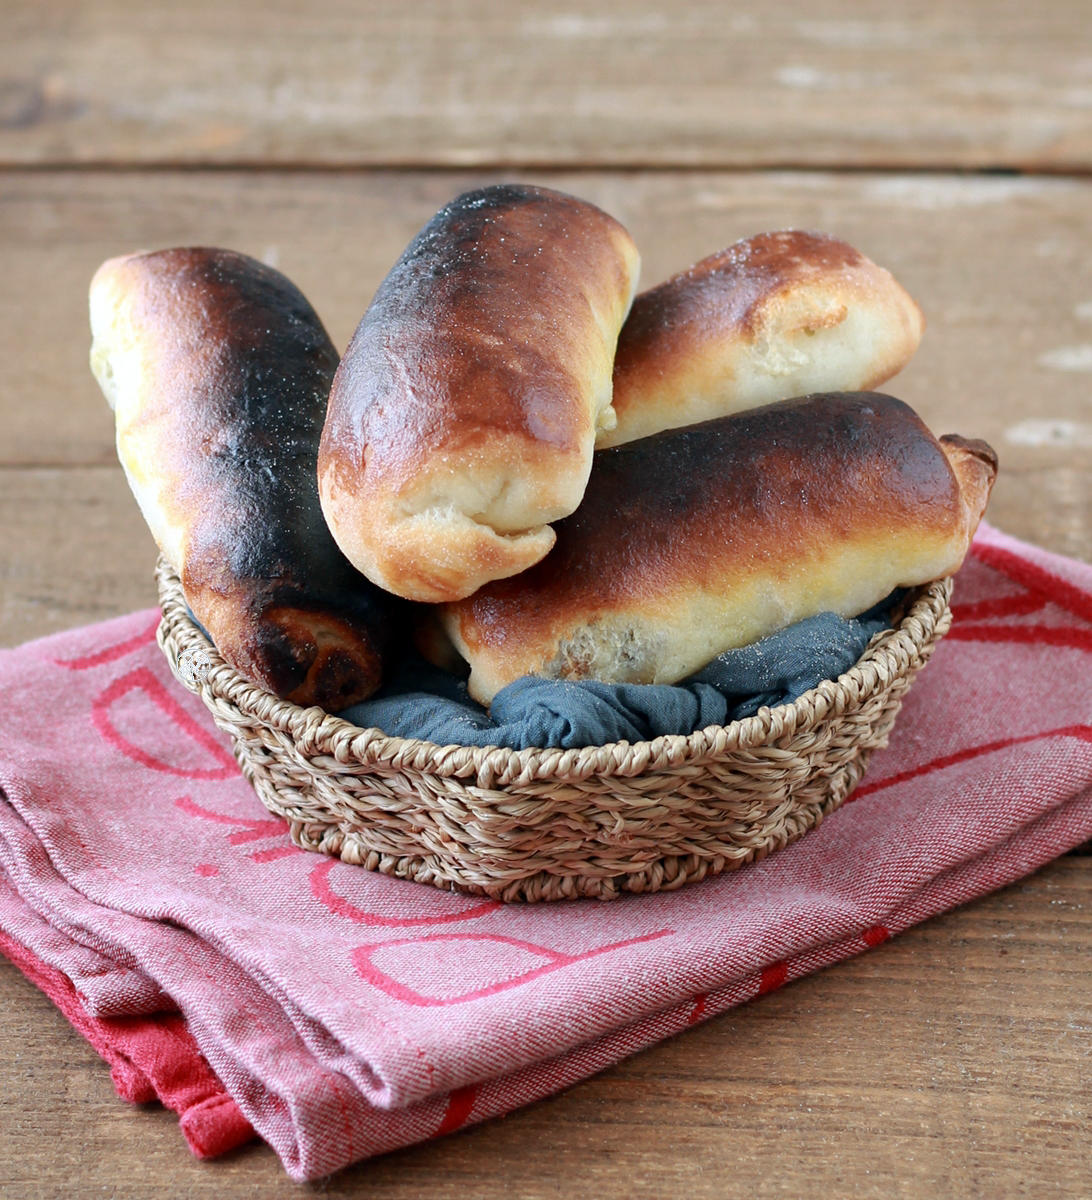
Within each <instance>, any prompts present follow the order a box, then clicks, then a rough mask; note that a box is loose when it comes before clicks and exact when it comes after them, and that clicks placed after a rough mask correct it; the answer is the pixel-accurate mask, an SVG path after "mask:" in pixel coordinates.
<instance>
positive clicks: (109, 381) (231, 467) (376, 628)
mask: <svg viewBox="0 0 1092 1200" xmlns="http://www.w3.org/2000/svg"><path fill="white" fill-rule="evenodd" d="M90 301H91V328H92V333H93V335H94V342H93V345H92V348H91V368H92V371H93V372H94V375H95V377H96V379H97V380H98V382H99V384H100V386H101V387H102V390H103V392H104V393H105V395H106V398H107V400H108V401H109V402H110V406H111V407H112V408H113V409H114V412H115V414H116V423H117V446H118V457H119V458H120V460H121V464H122V466H123V467H124V468H125V473H126V475H127V476H128V479H129V484H130V486H131V487H132V489H133V494H134V495H135V496H136V499H137V503H138V504H139V505H140V508H141V511H142V512H143V514H144V517H145V519H146V520H147V522H148V525H149V527H150V528H151V531H152V534H153V536H154V537H155V540H156V541H157V542H158V544H159V547H160V549H161V550H162V552H163V554H164V556H165V557H166V558H167V560H168V561H169V562H170V563H171V565H172V566H173V567H174V568H175V570H176V571H177V572H178V574H179V576H180V578H181V580H182V587H183V590H184V592H185V596H186V602H187V603H188V604H189V606H190V608H191V610H192V611H193V614H194V616H196V618H197V620H198V621H200V623H201V624H202V625H203V626H204V627H205V629H206V630H207V631H208V632H209V634H210V635H211V637H212V640H213V641H214V642H215V644H216V647H217V649H218V650H219V651H220V653H221V654H222V655H223V656H224V658H225V659H226V660H227V661H228V662H229V663H230V664H231V665H232V666H234V667H235V668H236V669H237V670H239V671H240V672H241V673H242V674H243V675H245V676H246V677H247V678H248V679H250V680H251V681H252V682H254V683H256V684H258V685H260V686H261V687H263V688H265V689H267V690H268V691H270V692H274V693H275V694H276V695H278V696H281V697H283V698H287V699H289V700H292V701H294V702H295V703H297V704H302V705H311V704H318V705H321V706H323V707H324V708H333V709H339V708H344V707H346V706H347V705H349V704H354V703H356V702H357V701H359V700H362V699H364V698H366V697H367V696H369V695H370V694H371V693H372V692H373V691H375V689H376V688H377V687H378V686H379V683H380V680H381V677H382V675H383V670H384V663H385V659H386V657H387V656H388V655H389V653H390V652H391V649H392V644H393V639H394V637H395V635H396V629H397V623H398V620H399V609H400V607H401V606H400V604H399V602H397V601H396V600H395V599H394V597H392V596H388V595H386V594H385V593H383V592H381V591H380V590H379V589H378V588H376V587H375V586H374V585H373V584H371V583H370V582H369V581H368V580H367V579H365V578H364V577H363V576H362V575H361V574H360V573H359V572H358V571H356V570H355V569H354V568H353V567H352V565H351V564H350V563H349V562H348V561H347V560H346V559H345V556H344V555H343V554H342V553H341V551H340V550H338V548H337V545H336V544H335V542H334V539H333V538H332V537H331V535H330V532H329V530H328V529H327V528H326V523H325V521H324V520H323V517H322V510H321V508H320V506H319V498H318V483H317V475H316V461H317V455H318V443H319V437H320V435H321V432H322V422H323V418H324V416H325V412H326V397H327V394H328V392H329V389H330V383H331V381H332V379H333V377H334V371H335V370H336V368H337V363H338V356H337V352H336V351H335V349H334V347H333V345H332V344H331V342H330V339H329V337H328V335H327V333H326V330H325V329H324V328H323V326H322V323H321V322H320V321H319V318H318V317H317V316H316V314H315V312H314V310H313V309H312V308H311V306H310V305H309V304H308V302H307V300H306V299H305V298H304V296H303V294H302V293H301V292H300V291H299V289H298V288H296V287H295V285H294V284H292V283H291V282H290V281H289V280H288V279H286V278H285V277H284V276H283V275H281V274H279V273H278V272H277V271H274V270H272V269H271V268H270V267H267V266H264V265H263V264H262V263H259V262H256V261H254V260H253V259H251V258H247V257H245V256H244V255H242V254H235V253H232V252H231V251H228V250H215V249H204V248H185V249H175V250H161V251H157V252H155V253H150V254H132V255H128V256H126V257H123V258H114V259H110V260H109V261H108V262H106V263H104V264H103V265H102V266H101V267H100V268H99V269H98V271H97V272H96V274H95V277H94V279H93V281H92V283H91V297H90Z"/></svg>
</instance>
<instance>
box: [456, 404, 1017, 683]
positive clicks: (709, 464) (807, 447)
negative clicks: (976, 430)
mask: <svg viewBox="0 0 1092 1200" xmlns="http://www.w3.org/2000/svg"><path fill="white" fill-rule="evenodd" d="M996 462H997V460H996V456H994V455H993V452H992V450H990V449H989V447H988V446H986V445H985V443H980V442H967V441H965V440H964V439H962V438H958V437H951V438H947V439H944V440H942V441H941V442H938V441H937V439H936V438H934V437H933V435H932V434H931V433H930V432H929V430H928V429H927V428H926V427H925V426H924V425H923V424H922V422H921V420H920V419H919V418H918V417H917V416H916V414H915V413H914V412H913V410H912V409H910V408H909V407H908V406H907V405H905V404H903V403H902V402H901V401H899V400H895V399H893V398H892V397H890V396H884V395H878V394H873V393H858V394H840V393H834V394H826V395H815V396H808V397H804V398H802V399H796V400H790V401H785V402H782V403H778V404H773V405H769V406H766V407H763V408H759V409H755V410H752V411H749V412H746V413H740V414H736V415H734V416H728V417H722V418H719V419H717V420H715V421H709V422H706V423H704V424H701V425H696V426H691V427H689V428H686V429H681V430H672V431H668V432H663V433H660V434H657V435H655V436H653V437H650V438H645V439H642V440H640V441H635V442H630V443H627V444H626V445H624V446H620V447H617V448H615V449H613V450H605V451H602V452H601V453H599V454H597V455H596V460H595V466H594V469H593V471H592V475H591V479H590V480H589V483H588V488H587V491H586V494H585V497H584V502H583V504H582V505H581V507H580V508H579V509H578V510H577V512H576V513H574V514H573V515H572V516H571V517H568V518H567V519H566V520H564V521H561V522H559V523H558V525H557V544H556V545H555V547H554V549H553V550H552V551H551V553H550V554H549V555H548V556H547V557H546V558H545V559H544V560H543V561H542V562H540V563H538V564H537V565H536V566H535V567H532V568H531V570H529V571H527V572H525V573H524V574H523V575H520V576H518V577H516V578H513V579H506V580H501V581H498V582H495V583H492V584H490V585H489V586H488V587H485V588H482V589H481V590H480V591H479V592H477V593H476V594H475V595H473V596H471V597H469V598H468V599H465V600H463V601H461V602H459V603H454V604H447V605H444V606H442V607H441V608H440V609H439V614H440V620H441V623H442V624H443V627H444V629H445V630H446V632H447V634H448V636H449V638H450V639H451V642H452V643H453V645H454V646H455V647H456V648H457V649H458V651H459V653H460V654H462V656H463V657H464V658H465V659H466V660H467V662H468V663H469V664H470V668H471V675H470V683H469V686H470V692H471V695H473V696H474V697H475V699H477V700H479V701H480V702H482V703H488V702H489V701H490V700H491V699H492V697H493V695H494V694H495V693H496V692H497V691H498V690H499V689H500V688H502V687H504V686H506V685H507V684H509V683H512V682H513V681H514V680H516V679H518V678H520V677H521V676H524V675H537V676H541V677H544V678H548V679H574V680H575V679H597V680H603V681H606V682H615V683H622V682H625V683H674V682H676V681H678V680H679V679H683V678H685V677H686V676H688V675H690V674H692V673H693V672H694V671H697V670H699V669H700V668H701V667H702V666H704V665H705V664H706V663H708V662H709V661H710V660H711V659H713V658H715V657H716V655H718V654H720V653H722V652H723V651H724V650H727V649H729V648H732V647H735V646H743V645H748V644H750V643H752V642H755V641H757V640H758V639H760V638H762V637H765V636H766V635H768V634H770V633H774V632H776V631H777V630H779V629H782V628H785V627H787V626H788V625H791V624H793V623H794V622H796V621H799V620H802V619H804V618H805V617H810V616H814V615H816V614H818V613H821V612H827V611H830V612H835V613H838V614H840V615H842V616H846V617H849V616H854V615H856V614H858V613H861V612H864V611H866V610H867V609H869V608H870V607H872V606H873V605H874V604H876V603H878V602H879V601H880V600H882V599H883V598H884V597H885V596H887V595H888V594H889V593H890V592H891V591H893V590H894V589H895V588H897V587H900V586H912V585H916V584H921V583H925V582H928V581H930V580H933V579H938V578H941V577H943V576H945V575H948V574H950V573H952V572H953V571H955V570H956V569H957V568H958V567H959V565H960V563H961V562H962V560H963V556H964V554H965V553H966V551H967V548H968V546H969V544H970V540H971V537H972V536H973V534H974V531H975V528H976V527H977V525H978V521H979V519H980V517H981V515H982V512H983V510H984V509H985V506H986V500H987V498H988V496H989V491H990V488H991V486H992V484H993V479H994V475H995V473H996Z"/></svg>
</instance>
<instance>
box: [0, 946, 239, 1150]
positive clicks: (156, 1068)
mask: <svg viewBox="0 0 1092 1200" xmlns="http://www.w3.org/2000/svg"><path fill="white" fill-rule="evenodd" d="M0 953H2V954H3V955H4V957H5V958H7V959H8V960H9V961H10V962H11V963H12V965H13V966H15V967H17V968H18V969H19V971H21V972H22V973H23V975H24V976H26V978H27V979H28V980H30V982H31V983H32V984H34V986H35V987H37V988H38V989H40V990H41V991H42V992H44V993H45V994H46V995H47V996H48V997H49V999H50V1000H52V1001H53V1003H54V1004H55V1005H56V1006H57V1008H59V1009H60V1011H61V1012H62V1014H63V1015H64V1016H65V1018H66V1019H67V1020H68V1022H69V1024H70V1025H71V1026H72V1028H73V1029H75V1030H76V1032H77V1033H79V1034H82V1035H83V1036H84V1037H85V1038H86V1039H87V1040H88V1042H90V1043H91V1046H92V1047H93V1049H94V1050H95V1051H96V1053H97V1054H98V1055H99V1056H100V1057H101V1058H103V1059H104V1060H105V1061H106V1062H107V1063H108V1064H109V1066H110V1078H111V1079H112V1080H113V1083H114V1090H115V1091H116V1092H117V1094H118V1095H119V1096H120V1097H121V1098H122V1099H123V1100H128V1101H129V1102H130V1103H131V1104H148V1103H151V1102H152V1101H153V1100H159V1101H160V1102H161V1103H162V1104H163V1105H164V1106H165V1107H167V1108H169V1109H172V1110H173V1111H174V1112H176V1113H178V1114H179V1126H180V1128H181V1130H182V1134H183V1136H184V1137H185V1139H186V1141H187V1143H188V1144H189V1147H190V1149H191V1150H192V1151H193V1153H194V1154H195V1155H196V1156H197V1157H198V1158H213V1157H216V1156H217V1155H220V1154H226V1153H227V1152H228V1151H229V1150H234V1149H235V1148H236V1147H237V1146H241V1145H243V1144H244V1143H245V1142H248V1141H250V1140H251V1139H252V1138H254V1137H255V1136H256V1134H255V1132H254V1129H253V1127H252V1126H251V1124H250V1122H249V1121H248V1120H247V1119H246V1117H244V1116H243V1114H242V1112H240V1110H239V1107H238V1105H237V1104H236V1103H235V1101H234V1100H233V1099H232V1098H231V1097H230V1096H229V1095H228V1094H227V1092H226V1091H225V1090H224V1085H223V1084H222V1083H221V1082H220V1080H219V1079H217V1077H216V1075H215V1074H214V1073H213V1071H212V1068H211V1067H210V1066H209V1065H208V1063H207V1062H206V1061H205V1058H204V1056H203V1055H202V1054H201V1052H200V1050H198V1048H197V1043H196V1042H194V1040H193V1037H192V1035H191V1034H190V1032H189V1030H188V1029H187V1027H186V1023H185V1021H184V1020H183V1018H182V1017H181V1016H178V1015H177V1014H170V1015H163V1014H158V1015H156V1016H150V1017H112V1018H100V1017H91V1016H88V1014H87V1010H86V1009H85V1008H84V1007H83V1003H82V1002H81V1000H80V996H79V993H78V992H77V991H76V989H75V987H74V986H73V985H72V981H71V980H70V979H69V978H68V976H67V975H65V974H64V973H63V972H61V971H58V970H57V969H56V968H55V967H51V966H49V965H48V964H46V963H44V962H42V960H41V959H40V958H38V956H37V955H36V954H34V953H33V952H32V951H30V950H28V949H27V947H26V946H24V945H23V944H22V943H21V942H18V941H16V940H15V939H14V938H12V937H10V936H9V935H8V934H6V933H4V932H3V931H2V930H0Z"/></svg>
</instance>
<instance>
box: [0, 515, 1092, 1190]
mask: <svg viewBox="0 0 1092 1200" xmlns="http://www.w3.org/2000/svg"><path fill="white" fill-rule="evenodd" d="M956 601H957V606H956V623H955V626H954V628H953V631H952V632H951V634H949V636H948V638H947V639H946V640H945V641H944V642H943V643H942V644H941V646H940V648H939V649H938V650H937V653H936V655H935V657H934V659H933V661H932V663H931V664H930V666H929V667H928V668H927V669H926V670H925V671H924V673H923V674H922V675H921V676H920V678H919V679H918V682H917V683H916V685H915V687H914V689H913V691H912V692H911V693H910V696H909V698H908V700H907V702H906V705H905V708H904V710H903V713H902V716H901V717H900V720H899V724H898V727H897V729H896V732H895V734H894V736H893V737H892V742H891V746H890V748H889V749H887V750H886V751H883V752H882V753H880V754H878V755H877V756H876V758H875V760H874V762H873V766H872V769H871V771H870V773H869V775H868V777H867V779H866V780H865V782H864V784H863V785H862V786H861V787H860V788H859V789H858V790H857V792H856V793H855V795H854V796H853V797H852V798H851V801H850V802H848V803H847V804H846V805H845V806H844V807H843V808H842V809H841V810H839V811H838V812H837V813H836V814H834V815H833V816H831V817H830V818H829V819H828V820H827V821H826V822H825V823H824V824H823V826H822V828H821V829H818V830H816V831H815V832H813V833H811V834H809V835H808V836H807V837H805V838H804V839H803V840H802V841H800V842H799V843H797V844H796V845H794V846H792V847H790V848H788V849H786V850H784V851H782V852H780V853H778V854H775V855H773V856H771V857H770V858H768V859H767V860H766V861H765V862H762V863H760V864H757V865H753V866H749V867H746V868H744V869H743V870H741V871H738V872H736V873H734V874H728V875H723V876H720V877H719V878H716V879H710V880H706V881H704V882H702V883H699V884H694V885H691V886H688V887H686V888H683V889H682V890H681V891H679V892H675V893H664V894H660V895H652V896H626V897H623V898H622V899H620V900H618V901H617V902H615V903H612V904H603V903H600V902H596V901H586V902H576V903H560V904H548V905H538V906H519V905H516V906H508V907H505V906H502V905H499V904H495V903H492V902H483V901H482V900H480V899H477V898H474V897H467V896H459V895H453V894H448V893H443V892H439V891H435V890H433V889H432V888H429V887H425V886H420V885H417V884H412V883H404V882H401V881H398V880H392V879H387V878H385V877H383V876H381V875H374V874H371V873H369V872H367V871H363V870H361V869H359V868H355V867H351V866H346V865H344V864H342V863H340V862H338V861H335V860H332V859H327V858H321V857H317V856H314V855H310V854H306V853H303V852H302V851H299V850H297V849H296V848H295V847H293V846H292V844H291V843H290V841H289V839H288V836H287V833H286V830H285V826H284V824H283V823H282V822H281V821H278V820H274V819H273V818H272V817H271V816H270V814H269V813H268V812H266V810H265V809H264V808H263V807H262V805H261V803H260V802H259V801H258V799H257V797H256V796H255V795H254V793H253V792H252V791H251V789H250V788H249V787H248V785H247V784H246V783H245V782H244V781H243V779H242V777H241V776H240V775H239V772H238V770H237V768H236V766H235V764H234V761H233V759H232V757H231V755H230V753H229V750H228V747H227V743H226V739H225V738H224V737H223V736H222V735H221V734H220V733H219V732H217V731H216V729H215V727H214V726H213V724H212V721H211V720H210V718H209V716H208V714H207V712H206V711H205V709H204V707H203V705H202V704H201V702H200V701H199V700H198V699H197V698H196V697H194V696H192V695H191V694H190V693H188V692H187V691H186V690H185V689H183V688H182V687H181V686H180V685H179V684H177V683H176V682H175V680H174V679H173V677H172V676H171V673H170V671H169V669H168V666H167V664H166V662H165V661H164V660H163V658H162V656H161V655H160V653H159V651H158V649H157V648H156V646H155V644H154V640H153V638H154V629H155V623H156V616H157V614H156V613H154V612H151V611H147V612H141V613H136V614H133V615H132V616H128V617H123V618H120V619H118V620H115V621H108V622H106V623H104V624H101V625H96V626H93V627H88V628H84V629H79V630H74V631H72V632H70V633H65V634H61V635H58V636H56V637H51V638H46V639H43V640H41V641H37V642H32V643H30V644H28V645H25V646H22V647H19V648H18V649H16V650H9V651H4V652H3V653H2V654H0V695H2V696H3V700H2V702H0V711H2V721H0V787H2V789H3V794H2V796H0V868H2V871H3V875H2V876H0V934H2V936H0V949H3V950H4V951H5V953H7V954H8V955H9V957H11V958H12V959H13V960H14V961H15V962H16V963H17V965H19V966H20V967H21V968H22V969H23V970H24V971H25V972H26V973H27V974H28V975H30V977H31V978H33V979H34V980H35V982H36V983H38V984H39V986H41V987H42V988H43V989H44V990H45V991H46V992H47V994H49V995H50V996H51V997H52V998H53V999H54V1000H55V1001H56V1002H57V1003H58V1004H59V1005H60V1007H61V1008H62V1009H63V1010H64V1012H65V1013H66V1014H67V1015H68V1017H69V1019H70V1020H72V1022H73V1024H74V1025H75V1026H76V1028H77V1029H79V1030H80V1032H82V1033H84V1034H85V1036H87V1037H88V1038H89V1040H90V1041H91V1042H92V1044H93V1045H94V1046H95V1047H96V1049H98V1050H99V1051H100V1053H102V1054H103V1056H104V1057H105V1058H106V1059H107V1060H108V1061H109V1062H110V1063H111V1065H112V1068H113V1074H114V1078H115V1082H116V1083H117V1085H118V1090H119V1092H120V1093H121V1094H122V1095H124V1096H127V1097H128V1098H130V1099H135V1100H146V1099H148V1098H150V1097H151V1096H152V1095H153V1094H154V1095H158V1096H159V1097H160V1098H161V1099H163V1101H164V1103H166V1104H168V1105H170V1106H171V1107H173V1108H175V1109H176V1110H177V1111H179V1112H180V1113H181V1114H182V1123H183V1128H184V1131H185V1132H186V1134H187V1137H188V1138H189V1140H190V1142H191V1145H193V1146H194V1148H195V1150H196V1151H197V1152H198V1153H204V1154H213V1153H217V1152H218V1151H221V1150H224V1149H227V1148H229V1147H230V1146H231V1145H235V1144H238V1142H239V1141H240V1140H241V1139H243V1138H245V1137H246V1136H248V1134H249V1131H250V1127H251V1126H252V1127H253V1129H254V1130H256V1131H257V1132H258V1134H260V1135H261V1137H263V1138H264V1139H265V1140H266V1141H267V1142H269V1144H270V1145H271V1146H272V1147H273V1148H274V1149H275V1150H276V1152H277V1154H278V1155H279V1156H280V1158H281V1160H282V1162H283V1163H284V1166H285V1169H286V1170H287V1171H288V1173H289V1174H290V1175H291V1176H292V1177H293V1178H295V1179H300V1180H303V1179H313V1178H316V1177H318V1176H321V1175H325V1174H327V1173H329V1172H331V1171H334V1170H336V1169H338V1168H339V1167H343V1166H345V1165H347V1164H348V1163H351V1162H353V1161H355V1160H357V1159H361V1158H364V1157H366V1156H368V1155H372V1154H378V1153H381V1152H383V1151H385V1150H390V1149H393V1148H395V1147H398V1146H404V1145H407V1144H409V1143H412V1142H416V1141H419V1140H422V1139H425V1138H429V1137H434V1136H436V1135H438V1134H442V1133H447V1132H450V1131H452V1130H454V1129H457V1128H459V1127H461V1126H463V1125H466V1124H469V1123H472V1122H475V1121H480V1120H483V1119H484V1118H486V1117H490V1116H494V1115H496V1114H499V1113H503V1112H507V1111H509V1110H511V1109H514V1108H517V1107H519V1106H520V1105H523V1104H526V1103H528V1102H529V1101H531V1100H534V1099H537V1098H538V1097H541V1096H545V1095H548V1094H550V1093H551V1092H556V1091H558V1090H559V1089H561V1088H564V1087H566V1086H568V1085H569V1084H571V1083H574V1082H575V1081H577V1080H579V1079H582V1078H584V1077H585V1076H587V1075H590V1074H592V1073H593V1072H595V1071H598V1070H600V1069H601V1068H603V1067H605V1066H607V1065H608V1064H610V1063H613V1062H617V1061H618V1060H619V1059H621V1058H623V1057H625V1056H626V1055H628V1054H632V1053H633V1052H634V1051H636V1050H638V1049H641V1048H642V1047H644V1046H648V1045H650V1044H652V1043H653V1042H656V1041H658V1040H660V1039H661V1038H665V1037H668V1036H670V1035H672V1034H674V1033H677V1032H679V1031H680V1030H682V1029H685V1028H686V1026H687V1025H691V1024H694V1023H695V1022H696V1021H699V1020H701V1019H703V1018H704V1017H707V1016H710V1015H712V1014H714V1013H717V1012H722V1011H723V1010H724V1009H726V1008H729V1007H731V1006H732V1005H735V1004H739V1003H741V1002H742V1001H745V1000H750V999H752V998H754V997H755V996H757V995H761V994H762V993H764V992H767V991H770V990H771V989H773V988H776V987H779V986H780V985H781V984H783V983H785V982H786V981H788V980H791V979H795V978H798V977H799V976H801V975H805V974H807V973H809V972H811V971H814V970H817V969H818V968H820V967H823V966H826V965H827V964H829V963H834V962H837V961H839V960H840V959H844V958H848V957H850V956H852V955H855V954H859V953H861V952H862V951H864V950H866V949H868V948H869V947H871V946H876V945H878V944H879V943H881V942H883V941H885V940H886V939H887V938H889V937H891V936H892V935H894V934H897V933H898V932H900V931H901V930H903V929H906V928H908V927H909V926H911V925H913V924H915V923H916V922H918V921H922V920H925V919H926V918H927V917H930V916H932V915H934V914H936V913H939V912H943V911H944V910H946V909H949V908H952V907H953V906H954V905H957V904H961V903H963V902H964V901H967V900H970V899H972V898H973V897H975V896H979V895H982V894H983V893H986V892H989V891H992V890H994V889H996V888H999V887H1001V886H1003V885H1004V884H1006V883H1009V882H1011V881H1012V880H1014V879H1018V878H1019V877H1020V876H1022V875H1025V874H1027V873H1028V872H1030V871H1033V870H1035V868H1036V867H1038V866H1040V865H1041V864H1043V863H1045V862H1047V861H1048V860H1049V859H1051V858H1053V857H1055V856H1056V855H1058V854H1061V853H1063V852H1064V851H1066V850H1068V849H1070V848H1071V847H1073V846H1075V845H1077V844H1078V843H1080V842H1082V841H1085V840H1086V839H1088V838H1090V837H1092V791H1090V786H1092V683H1090V680H1092V674H1090V671H1089V666H1090V659H1089V654H1090V652H1092V567H1088V566H1085V565H1083V564H1080V563H1076V562H1072V561H1069V560H1066V559H1062V558H1058V557H1056V556H1053V555H1049V554H1047V553H1045V552H1043V551H1040V550H1037V549H1034V548H1032V547H1029V546H1025V545H1022V544H1021V543H1018V542H1015V541H1014V540H1012V539H1011V538H1007V537H1005V536H1004V535H1002V534H999V533H997V532H996V531H994V530H990V529H985V528H984V529H983V530H982V531H981V532H980V534H979V537H978V539H977V540H976V543H975V547H974V553H973V556H972V557H971V558H970V559H969V560H968V562H967V564H966V566H965V567H964V569H963V571H962V572H961V573H960V576H959V579H958V581H957V587H956ZM221 1081H222V1082H221Z"/></svg>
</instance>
